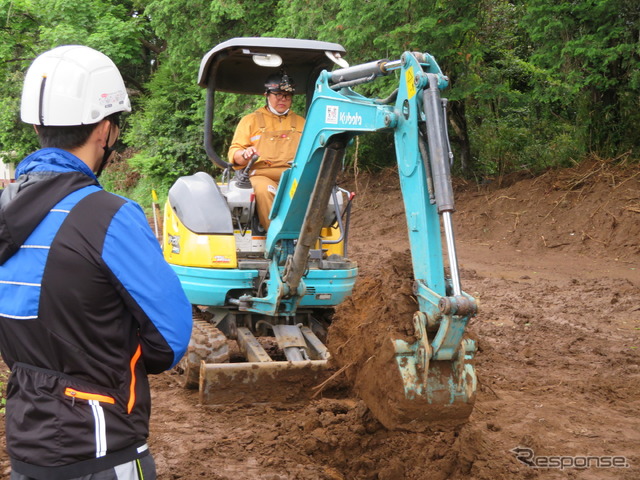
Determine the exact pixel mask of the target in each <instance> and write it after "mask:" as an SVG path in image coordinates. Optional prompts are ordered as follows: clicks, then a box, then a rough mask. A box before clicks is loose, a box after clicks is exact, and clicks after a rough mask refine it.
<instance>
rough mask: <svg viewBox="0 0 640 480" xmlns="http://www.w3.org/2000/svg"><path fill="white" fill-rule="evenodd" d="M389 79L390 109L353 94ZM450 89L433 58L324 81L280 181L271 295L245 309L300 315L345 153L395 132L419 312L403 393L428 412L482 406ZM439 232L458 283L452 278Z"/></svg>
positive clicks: (400, 358) (271, 240) (409, 58)
mask: <svg viewBox="0 0 640 480" xmlns="http://www.w3.org/2000/svg"><path fill="white" fill-rule="evenodd" d="M389 74H393V75H395V76H396V78H397V79H398V86H397V90H396V91H395V92H394V93H393V95H392V96H391V97H390V98H389V99H387V100H386V101H380V100H376V99H369V98H366V97H363V96H362V95H359V94H357V93H355V92H354V91H353V90H352V89H351V88H350V87H351V86H353V85H357V84H361V83H364V82H369V81H374V80H375V79H376V78H377V77H380V76H384V75H389ZM446 86H447V78H446V77H445V76H444V75H443V74H442V72H441V70H440V68H439V66H438V64H437V63H436V61H435V59H434V58H433V57H432V56H430V55H428V54H416V53H410V52H407V53H405V54H404V55H403V56H402V58H401V59H400V60H397V61H387V60H381V61H376V62H370V63H367V64H364V65H358V66H354V67H347V68H343V69H340V70H336V71H333V72H327V71H323V72H322V73H321V75H320V76H319V78H318V81H317V82H316V87H315V93H314V95H313V99H312V101H311V104H310V108H309V110H308V113H307V120H306V125H305V129H304V132H303V135H302V139H301V141H300V145H299V148H298V151H297V154H296V157H295V160H294V162H293V165H292V167H291V169H289V170H287V171H286V172H285V174H284V175H283V177H282V179H281V181H280V186H279V189H278V192H277V196H276V198H275V201H274V205H273V209H272V211H271V226H270V228H269V232H268V235H267V241H266V253H265V255H266V256H267V257H268V258H270V259H272V260H273V261H272V263H271V271H270V275H269V279H268V280H267V288H266V291H267V295H266V296H265V297H260V298H257V297H250V296H245V297H244V298H243V299H241V301H242V304H243V308H244V309H246V310H247V311H253V312H260V313H266V314H270V315H274V314H275V313H276V312H289V313H293V312H295V310H296V306H297V304H298V302H299V299H300V298H302V296H304V294H305V284H304V280H303V275H304V272H305V271H306V269H307V263H308V258H309V251H310V249H311V248H312V246H313V244H314V243H315V240H316V239H317V238H318V235H319V233H320V229H321V227H322V214H323V212H324V209H325V208H326V205H327V202H328V199H329V195H330V193H331V188H332V187H333V185H334V184H335V181H336V177H337V175H338V173H339V171H340V169H341V167H342V159H343V157H344V152H345V149H346V148H347V146H348V145H349V143H350V142H351V140H352V139H353V138H354V137H355V136H356V135H360V134H363V133H368V132H377V131H392V132H393V133H394V137H395V148H396V157H397V162H398V173H399V176H400V185H401V189H402V196H403V201H404V209H405V214H406V221H407V230H408V236H409V242H410V248H411V257H412V264H413V273H414V279H415V283H414V292H415V295H416V297H417V300H418V308H419V309H418V311H417V312H416V313H415V315H414V319H413V320H414V325H415V338H416V341H415V342H413V343H411V344H409V343H407V342H406V341H404V340H394V348H395V352H396V354H395V356H396V360H397V365H398V368H399V371H400V375H401V378H402V383H403V388H404V394H405V397H406V398H407V399H409V400H412V399H421V398H422V399H424V400H425V401H426V402H427V403H429V404H438V405H454V404H463V405H467V406H468V405H471V404H472V403H473V400H474V398H475V390H476V376H475V371H474V369H473V367H472V365H471V364H470V362H469V361H470V360H471V359H472V357H473V353H474V352H475V349H476V347H475V343H474V342H473V341H472V340H464V338H463V337H464V333H465V329H466V325H467V323H468V321H469V319H470V318H471V317H472V316H474V315H475V314H476V312H477V305H476V302H475V299H474V298H472V297H471V296H469V295H467V294H466V293H464V292H463V291H462V289H461V285H460V278H459V273H458V264H457V256H456V250H455V239H454V233H453V226H452V219H451V217H452V214H453V212H454V211H455V206H454V200H453V191H452V186H451V177H450V162H451V157H452V155H451V151H450V147H449V142H448V135H447V129H446V100H443V99H441V97H440V90H441V89H443V88H445V87H446ZM441 229H442V230H443V231H444V239H445V243H446V247H447V257H448V259H449V271H450V272H451V277H450V278H447V277H446V276H445V265H444V260H443V259H444V257H445V255H444V251H443V245H442V239H441ZM430 365H431V367H430ZM443 367H446V368H443ZM439 415H440V416H443V415H444V416H446V415H445V414H443V413H442V412H439ZM453 416H459V411H456V413H455V414H454V415H453Z"/></svg>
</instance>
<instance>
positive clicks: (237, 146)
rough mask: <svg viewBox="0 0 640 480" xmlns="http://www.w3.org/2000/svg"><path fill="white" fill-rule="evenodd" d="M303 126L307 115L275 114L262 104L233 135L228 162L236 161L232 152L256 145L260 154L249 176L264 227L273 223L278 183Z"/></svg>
mask: <svg viewBox="0 0 640 480" xmlns="http://www.w3.org/2000/svg"><path fill="white" fill-rule="evenodd" d="M303 127H304V118H303V117H301V116H300V115H297V114H295V113H293V112H292V111H289V112H288V113H287V114H286V115H276V114H274V113H272V112H271V111H269V109H267V108H266V107H262V108H259V109H258V110H256V111H255V112H253V113H250V114H249V115H246V116H245V117H243V118H242V119H241V120H240V122H239V123H238V126H237V127H236V132H235V134H234V135H233V140H232V143H231V147H230V148H229V155H228V158H229V162H231V163H232V164H233V155H234V154H235V153H236V152H237V151H238V150H244V149H246V148H248V147H255V148H256V149H257V150H258V153H259V154H260V159H259V160H258V161H257V162H256V163H255V164H254V166H253V167H252V169H251V173H250V174H249V175H250V176H249V179H250V181H251V186H252V187H253V191H254V192H255V195H256V208H257V211H258V218H259V219H260V224H261V225H262V226H263V228H264V229H265V230H266V229H268V228H269V224H270V223H271V221H270V220H269V213H270V212H271V206H272V205H273V199H274V198H275V194H276V189H277V188H278V182H279V181H280V177H281V176H282V172H284V171H285V170H286V169H287V168H289V167H290V165H289V162H291V161H292V160H293V158H294V157H295V155H296V150H297V149H298V144H299V143H300V137H301V135H302V128H303ZM234 168H235V169H236V170H240V169H242V168H244V167H242V166H237V165H235V164H234Z"/></svg>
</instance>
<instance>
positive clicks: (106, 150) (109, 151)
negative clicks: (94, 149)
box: [96, 122, 115, 178]
mask: <svg viewBox="0 0 640 480" xmlns="http://www.w3.org/2000/svg"><path fill="white" fill-rule="evenodd" d="M109 138H111V122H109V133H107V142H106V143H105V146H104V147H102V148H103V150H104V153H103V154H102V160H101V161H100V166H99V167H98V171H97V172H96V178H98V177H100V174H101V173H102V171H103V170H104V167H106V166H107V163H108V162H109V158H111V155H112V154H113V152H114V150H115V149H114V148H113V147H110V146H109ZM114 145H115V143H114Z"/></svg>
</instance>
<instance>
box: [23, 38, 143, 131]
mask: <svg viewBox="0 0 640 480" xmlns="http://www.w3.org/2000/svg"><path fill="white" fill-rule="evenodd" d="M130 111H131V103H130V102H129V96H128V95H127V90H126V89H125V86H124V81H123V80H122V76H121V75H120V72H119V71H118V68H117V67H116V66H115V64H114V63H113V62H112V61H111V59H110V58H109V57H107V56H106V55H104V54H103V53H100V52H98V51H97V50H94V49H92V48H89V47H85V46H82V45H65V46H62V47H57V48H54V49H53V50H49V51H48V52H45V53H43V54H42V55H40V56H39V57H37V58H36V59H35V60H34V61H33V63H32V64H31V66H30V67H29V70H28V71H27V74H26V76H25V79H24V87H23V89H22V104H21V109H20V116H21V118H22V121H23V122H25V123H30V124H33V125H44V126H70V125H89V124H93V123H98V122H99V121H100V120H102V119H103V118H105V117H107V116H109V115H111V114H113V113H117V112H130Z"/></svg>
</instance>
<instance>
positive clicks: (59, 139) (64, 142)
mask: <svg viewBox="0 0 640 480" xmlns="http://www.w3.org/2000/svg"><path fill="white" fill-rule="evenodd" d="M105 120H109V121H110V122H111V123H112V124H114V125H119V121H120V112H118V113H114V114H111V115H109V116H108V117H105ZM99 123H100V122H98V123H91V124H89V125H70V126H64V127H59V126H55V127H53V126H51V127H47V126H44V125H37V126H36V128H37V130H38V140H39V141H40V146H41V147H42V148H62V149H63V150H73V149H75V148H79V147H81V146H82V145H84V144H85V143H87V140H89V136H90V135H91V132H93V131H94V130H95V129H96V127H97V126H98V124H99Z"/></svg>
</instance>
